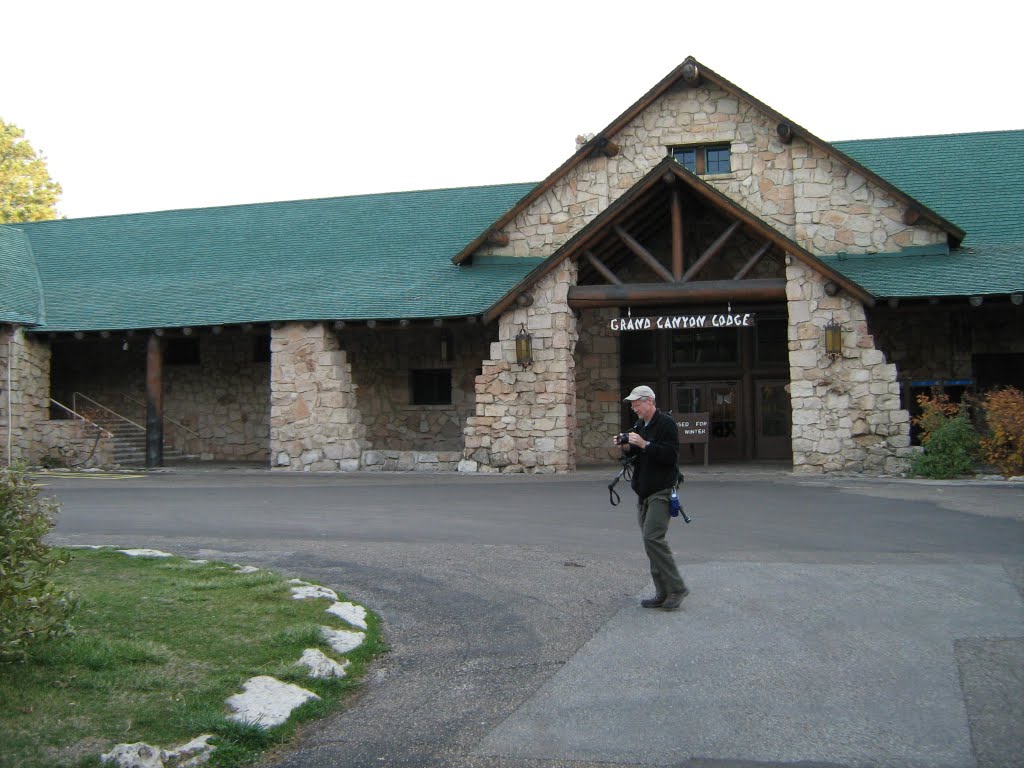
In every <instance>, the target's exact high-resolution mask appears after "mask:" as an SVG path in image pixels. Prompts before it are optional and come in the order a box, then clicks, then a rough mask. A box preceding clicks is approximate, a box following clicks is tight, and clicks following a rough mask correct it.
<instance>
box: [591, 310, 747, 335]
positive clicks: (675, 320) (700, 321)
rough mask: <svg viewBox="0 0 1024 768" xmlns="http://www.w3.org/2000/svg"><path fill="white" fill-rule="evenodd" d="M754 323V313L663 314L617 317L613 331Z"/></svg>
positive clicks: (736, 326)
mask: <svg viewBox="0 0 1024 768" xmlns="http://www.w3.org/2000/svg"><path fill="white" fill-rule="evenodd" d="M753 325H754V313H753V312H744V313H743V314H738V313H737V314H732V313H729V314H710V315H663V316H659V317H615V318H612V321H611V329H612V330H613V331H650V330H660V331H682V330H689V329H695V330H699V329H701V328H749V327H751V326H753Z"/></svg>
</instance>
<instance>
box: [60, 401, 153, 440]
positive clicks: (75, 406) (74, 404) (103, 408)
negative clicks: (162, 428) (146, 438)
mask: <svg viewBox="0 0 1024 768" xmlns="http://www.w3.org/2000/svg"><path fill="white" fill-rule="evenodd" d="M79 400H84V401H85V402H87V403H89V404H90V405H94V406H96V407H97V408H99V409H100V410H101V411H106V412H107V413H109V414H110V415H111V416H113V417H114V418H115V419H120V420H121V421H124V422H127V423H128V424H131V425H132V426H133V427H135V428H136V429H141V430H142V431H143V432H145V431H146V428H145V427H143V426H142V425H141V424H136V423H135V422H134V421H132V420H131V419H129V418H128V417H127V416H122V415H121V414H120V413H118V412H117V411H115V410H113V409H111V408H107V406H105V405H103V404H102V403H97V402H96V401H95V400H93V399H92V398H91V397H89V396H88V395H83V394H82V393H81V392H72V393H71V407H72V408H73V409H74V410H76V411H77V410H78V401H79Z"/></svg>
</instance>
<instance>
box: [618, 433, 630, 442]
mask: <svg viewBox="0 0 1024 768" xmlns="http://www.w3.org/2000/svg"><path fill="white" fill-rule="evenodd" d="M615 444H616V445H629V432H619V437H618V439H617V440H616V441H615Z"/></svg>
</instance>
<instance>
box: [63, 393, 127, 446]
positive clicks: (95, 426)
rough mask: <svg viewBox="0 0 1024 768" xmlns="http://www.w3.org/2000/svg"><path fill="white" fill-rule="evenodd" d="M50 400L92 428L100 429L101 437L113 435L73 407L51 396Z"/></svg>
mask: <svg viewBox="0 0 1024 768" xmlns="http://www.w3.org/2000/svg"><path fill="white" fill-rule="evenodd" d="M50 402H51V403H53V404H54V405H56V406H57V407H58V408H60V409H62V410H64V411H66V412H67V413H70V414H71V415H72V416H74V417H75V418H76V419H79V420H81V421H83V422H85V424H86V425H88V426H90V427H92V428H93V429H98V430H99V431H100V436H101V437H107V438H110V437H113V436H114V433H113V432H110V431H109V430H106V429H104V428H103V427H101V426H100V425H99V424H95V423H94V422H92V421H90V420H89V419H88V418H86V417H85V416H83V415H82V414H80V413H78V412H77V411H75V410H74V409H73V408H68V407H67V406H66V405H64V403H61V402H59V401H57V400H54V399H53V398H52V397H51V398H50Z"/></svg>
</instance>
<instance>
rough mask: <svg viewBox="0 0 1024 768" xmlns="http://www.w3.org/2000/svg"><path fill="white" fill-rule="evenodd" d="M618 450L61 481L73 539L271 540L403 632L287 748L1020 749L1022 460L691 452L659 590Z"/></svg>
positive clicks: (174, 547)
mask: <svg viewBox="0 0 1024 768" xmlns="http://www.w3.org/2000/svg"><path fill="white" fill-rule="evenodd" d="M612 474H613V468H612V469H607V470H594V471H581V472H578V473H574V474H572V475H561V476H533V477H524V476H466V475H417V474H388V475H374V474H365V473H364V474H353V475H321V474H305V475H295V474H284V473H280V474H279V473H269V472H255V471H246V470H241V469H235V470H230V469H227V470H220V471H207V472H197V471H188V470H175V471H172V472H166V473H158V474H151V475H147V476H144V477H140V478H136V479H125V480H99V479H70V478H68V479H49V478H48V479H46V481H45V482H46V483H47V484H48V486H49V488H50V490H52V491H53V492H55V493H56V494H57V495H58V496H59V497H60V498H61V500H62V501H63V504H64V510H63V512H62V513H61V516H60V518H59V522H58V526H57V529H56V532H55V535H54V539H55V540H57V541H60V542H64V543H89V544H103V543H110V544H117V545H122V546H129V545H131V546H152V547H157V548H160V549H167V550H171V551H176V552H178V553H181V554H185V555H190V556H203V557H213V558H221V559H226V560H230V561H232V562H239V563H247V564H253V565H260V566H265V567H269V568H273V569H276V570H279V571H283V572H286V573H289V574H295V575H299V576H302V577H304V578H308V579H310V580H313V581H317V582H319V583H322V584H325V585H327V586H330V587H332V588H335V589H337V590H339V591H341V592H344V593H346V594H347V595H348V596H349V597H351V598H353V599H355V600H357V601H360V602H363V603H365V604H366V605H368V606H369V607H371V608H373V609H374V610H375V611H377V612H378V613H379V614H380V615H381V616H382V618H383V620H384V628H385V632H386V635H387V639H388V641H389V642H390V643H391V645H392V649H393V650H392V652H391V653H389V654H387V655H386V656H385V657H383V658H382V659H381V661H380V663H379V664H378V665H377V666H376V668H375V669H374V670H373V672H372V673H371V675H370V678H369V680H368V684H367V685H366V686H365V689H364V692H363V693H362V695H361V696H360V698H359V699H358V701H357V702H356V703H355V705H354V706H353V707H352V708H351V709H350V710H349V711H347V712H345V713H342V714H339V715H337V716H335V717H332V718H329V719H327V720H325V721H322V722H320V723H317V724H314V725H311V726H309V727H307V728H306V729H305V731H304V732H303V734H302V738H301V741H300V743H299V744H298V746H297V748H296V749H295V750H294V751H291V752H288V753H283V754H279V755H273V756H270V757H269V758H268V759H267V760H266V761H265V763H264V765H266V766H277V768H319V767H323V768H327V767H328V766H331V767H334V766H346V767H347V766H438V765H445V766H455V767H456V768H470V767H481V768H483V767H485V766H486V767H488V768H491V767H493V768H499V767H500V768H506V767H513V766H514V767H515V768H540V767H541V766H544V767H546V768H549V767H550V766H569V765H571V766H575V767H576V768H585V767H586V766H591V765H593V766H599V765H600V766H608V765H615V766H655V765H674V766H690V767H691V768H697V767H698V766H700V767H702V768H710V767H712V766H714V768H730V767H733V768H740V767H741V766H742V767H743V768H751V767H752V766H760V767H762V768H764V766H797V765H799V766H802V767H803V768H807V767H808V766H832V767H838V766H843V767H849V768H853V767H854V766H857V767H861V766H879V767H884V766H892V767H893V768H895V767H896V766H899V767H900V768H904V767H906V766H921V767H922V768H924V767H925V766H928V768H933V767H939V768H946V767H947V766H948V767H949V768H975V766H978V767H980V768H1007V767H1009V766H1024V725H1022V723H1024V601H1022V594H1024V484H1007V483H946V484H943V483H924V482H912V481H899V480H893V481H887V480H865V479H859V478H849V477H846V478H843V477H839V478H835V477H832V478H798V477H794V476H792V475H789V474H787V473H785V472H782V471H775V470H770V469H769V470H752V469H746V470H735V471H733V470H728V469H722V468H712V469H704V468H698V469H696V470H692V471H689V472H688V475H687V478H688V479H687V483H686V484H685V486H684V493H683V499H684V503H685V505H686V508H687V510H688V512H689V513H690V514H691V516H692V517H693V518H694V522H693V524H692V525H689V526H684V525H681V524H673V527H672V530H671V532H670V540H671V542H672V545H673V548H674V549H675V551H676V554H677V558H678V559H679V561H680V562H681V564H682V569H683V573H684V576H685V577H686V579H687V581H688V583H689V585H690V587H691V589H692V594H691V596H690V597H689V598H688V599H687V600H686V602H685V603H684V606H683V609H682V610H680V611H678V612H675V613H666V612H661V611H649V610H643V609H640V608H639V607H638V605H637V600H638V598H639V597H640V596H641V595H643V594H645V593H647V592H648V590H649V585H648V583H647V581H648V580H647V577H646V560H645V558H644V556H643V554H642V550H641V547H640V542H639V533H638V531H637V530H636V523H635V518H634V515H635V513H634V511H633V507H632V504H631V503H630V502H631V500H632V496H631V494H630V493H629V492H628V491H626V492H624V493H623V497H624V502H623V504H622V505H620V506H618V507H611V506H610V505H609V503H608V493H607V489H606V485H607V483H608V481H609V480H610V479H611V476H612Z"/></svg>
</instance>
